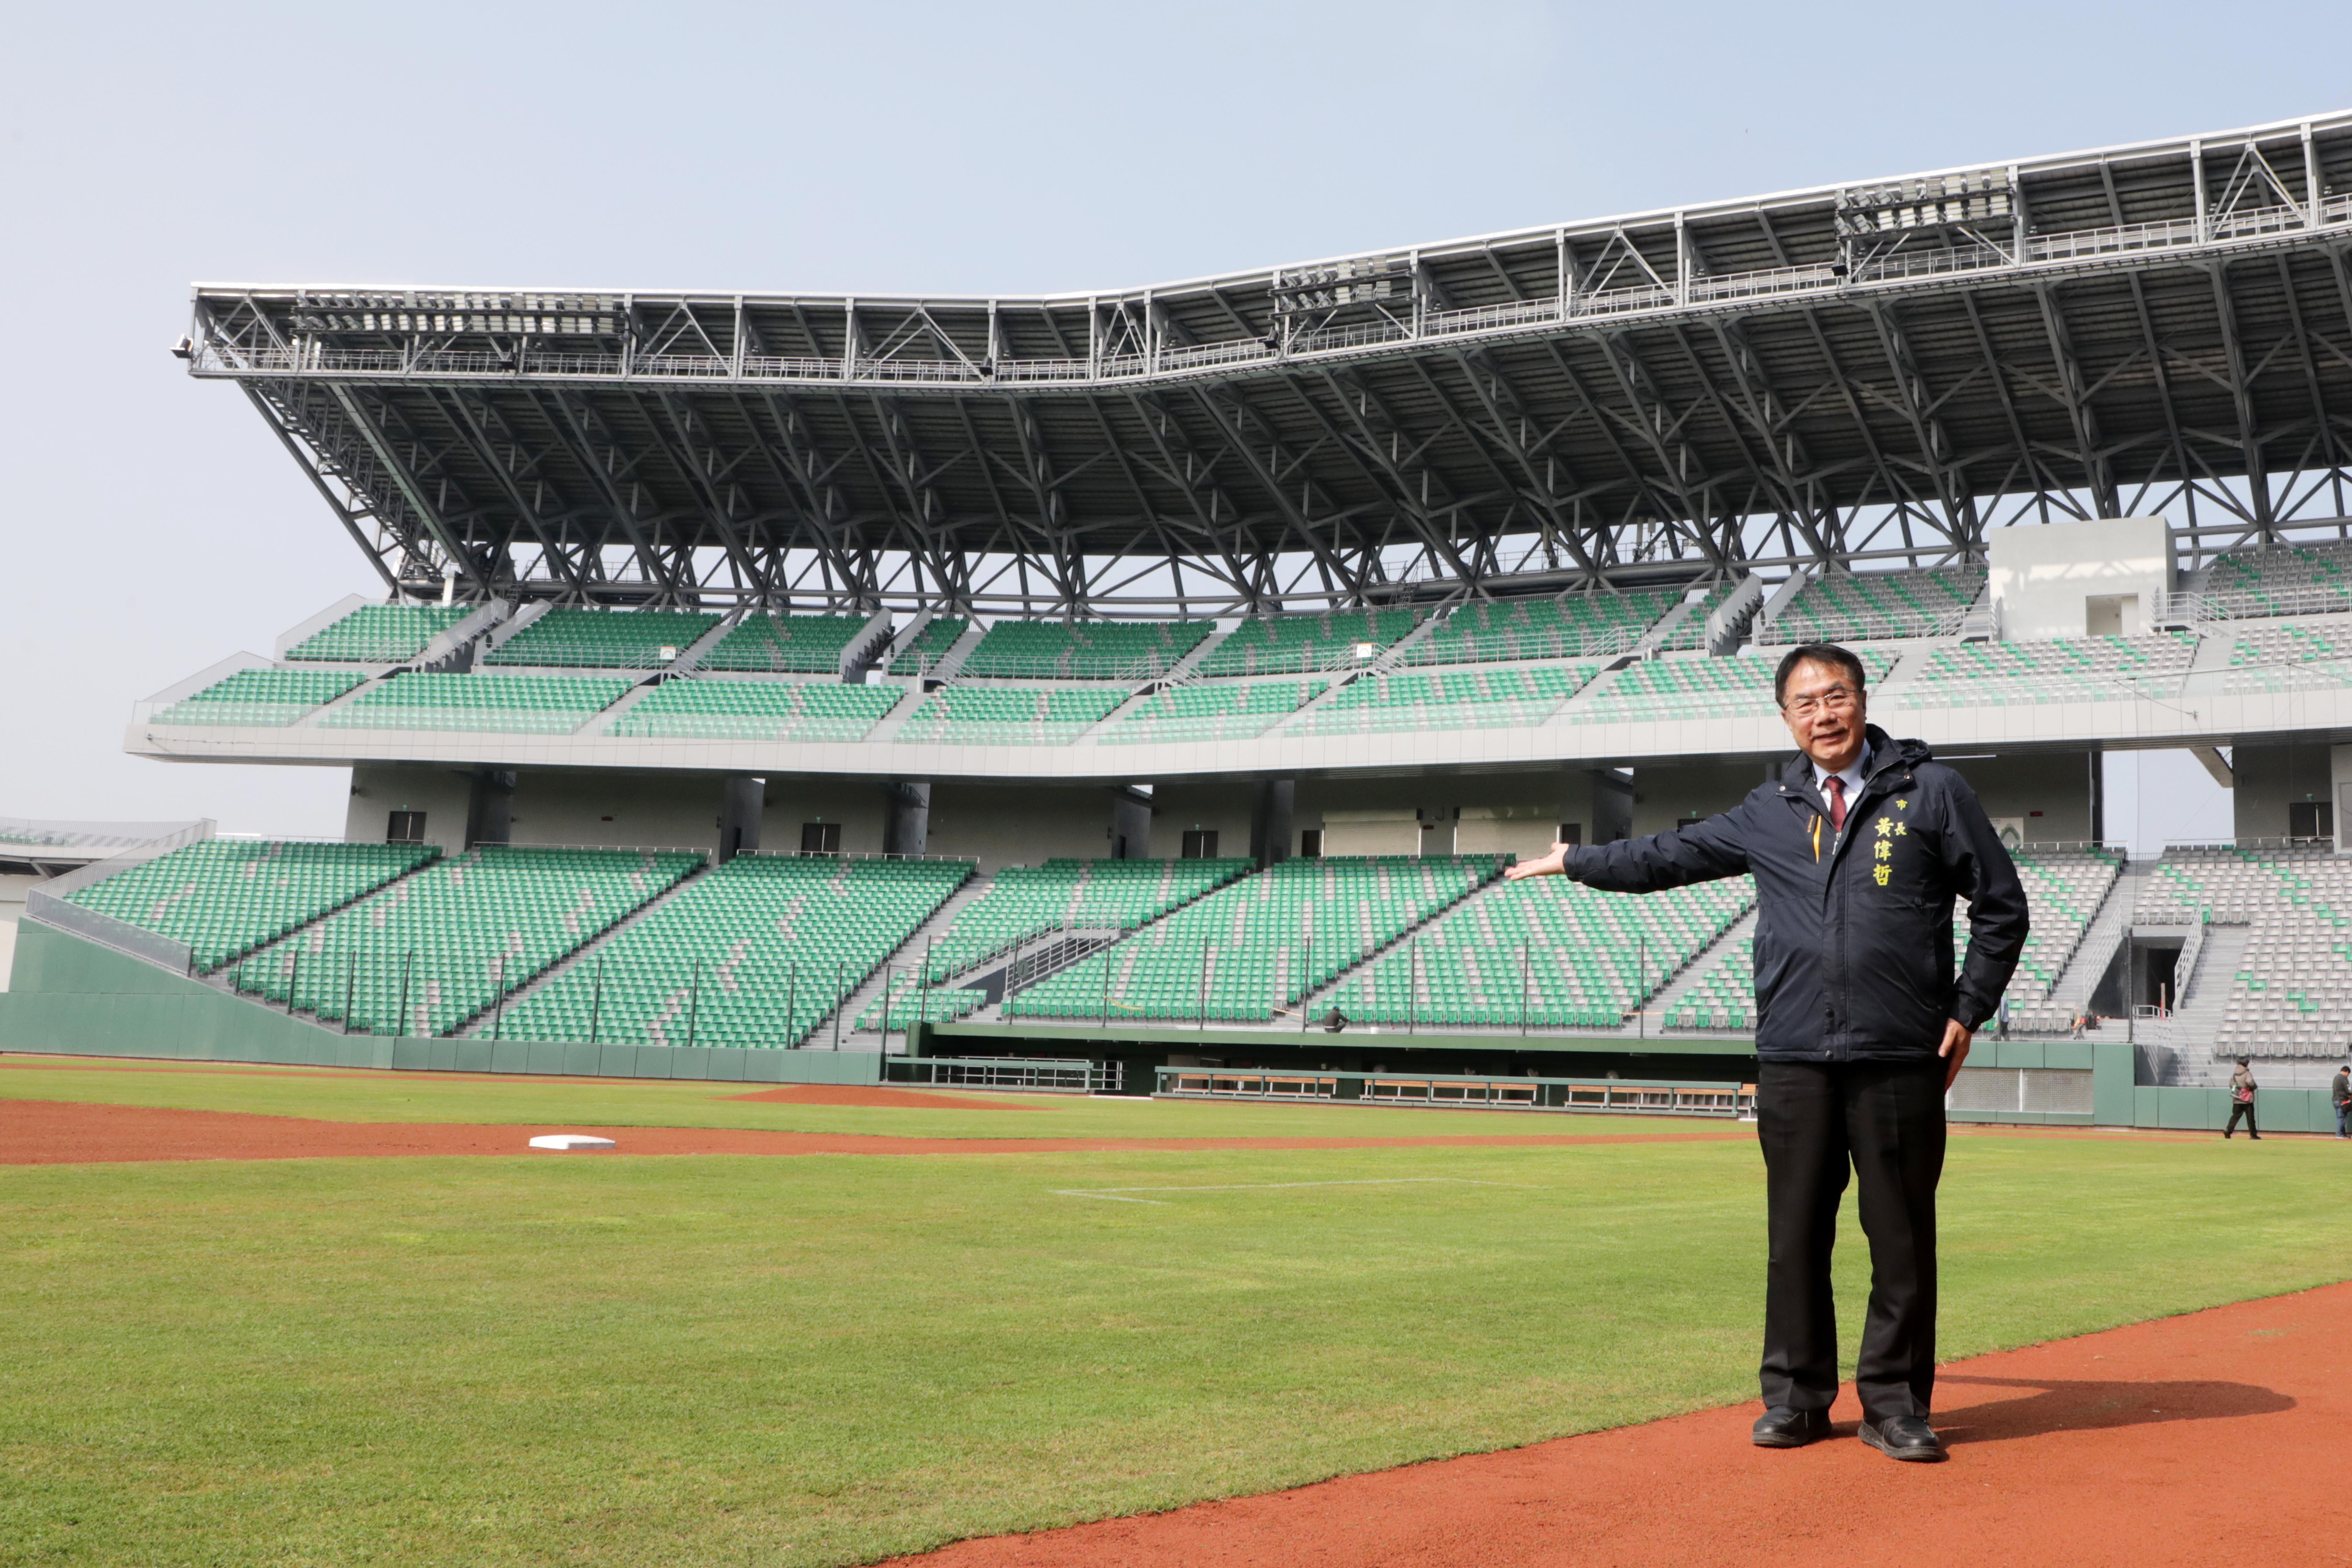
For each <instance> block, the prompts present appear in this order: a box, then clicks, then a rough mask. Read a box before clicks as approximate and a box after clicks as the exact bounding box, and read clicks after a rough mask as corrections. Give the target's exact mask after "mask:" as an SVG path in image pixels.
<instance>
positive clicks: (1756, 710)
mask: <svg viewBox="0 0 2352 1568" xmlns="http://www.w3.org/2000/svg"><path fill="white" fill-rule="evenodd" d="M1857 657H1859V658H1861V660H1862V668H1863V669H1864V672H1865V673H1866V674H1867V676H1868V679H1869V683H1870V684H1871V685H1876V684H1877V683H1878V682H1879V681H1881V680H1883V679H1885V678H1886V672H1887V671H1888V670H1889V669H1891V668H1894V664H1895V660H1894V658H1893V657H1892V656H1890V655H1887V654H1885V653H1880V652H1877V651H1875V650H1872V649H1864V650H1862V651H1861V652H1860V653H1859V654H1858V655H1857ZM1779 668H1780V660H1779V659H1778V658H1770V657H1767V656H1764V655H1760V654H1746V655H1741V656H1738V657H1737V658H1651V659H1643V661H1642V662H1641V663H1639V664H1633V665H1628V666H1627V667H1626V668H1623V669H1621V670H1619V671H1617V673H1616V674H1614V675H1612V676H1611V677H1610V678H1609V683H1608V684H1607V685H1606V686H1603V687H1601V688H1600V689H1597V690H1595V691H1594V692H1593V694H1592V695H1591V698H1589V699H1588V700H1586V702H1585V705H1584V707H1583V709H1582V715H1583V717H1585V718H1586V719H1590V720H1593V721H1605V722H1615V723H1624V722H1628V721H1649V720H1669V719H1738V718H1756V717H1769V715H1771V714H1772V713H1774V712H1776V711H1777V708H1776V707H1775V705H1774V702H1773V698H1772V677H1773V674H1774V672H1775V671H1776V670H1778V669H1779Z"/></svg>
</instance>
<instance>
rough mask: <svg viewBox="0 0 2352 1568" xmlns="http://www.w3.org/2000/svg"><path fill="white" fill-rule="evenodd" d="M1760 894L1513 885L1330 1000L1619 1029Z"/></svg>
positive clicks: (1432, 1019) (1357, 1007) (1505, 1021)
mask: <svg viewBox="0 0 2352 1568" xmlns="http://www.w3.org/2000/svg"><path fill="white" fill-rule="evenodd" d="M1755 898H1756V888H1755V883H1754V882H1753V881H1752V880H1751V879H1748V878H1746V877H1735V878H1731V879H1727V880H1723V881H1716V882H1696V883H1693V884H1691V885H1690V886H1688V887H1683V888H1672V889H1666V890H1665V891H1663V892H1658V893H1650V894H1646V895H1643V896H1640V897H1636V896H1634V895H1633V894H1630V893H1604V892H1601V891H1598V890H1596V889H1591V888H1588V887H1585V886H1584V885H1583V884H1582V883H1579V882H1569V881H1565V880H1562V881H1559V882H1552V881H1550V880H1549V879H1543V880H1535V881H1526V882H1507V883H1505V884H1502V885H1501V886H1499V887H1496V888H1495V889H1493V890H1491V891H1489V892H1487V893H1486V895H1484V896H1483V897H1481V898H1479V899H1478V900H1475V902H1473V903H1471V904H1470V905H1468V906H1467V907H1466V908H1465V909H1463V910H1459V911H1458V912H1456V913H1455V914H1454V915H1452V916H1449V917H1448V918H1447V919H1445V920H1444V921H1439V922H1438V923H1437V924H1435V925H1433V926H1432V927H1431V928H1430V929H1429V930H1428V931H1425V932H1423V934H1422V935H1420V936H1418V937H1416V938H1415V939H1413V940H1412V942H1408V943H1406V944H1404V945H1403V946H1402V947H1399V948H1396V949H1393V950H1391V951H1390V952H1385V953H1382V954H1381V956H1380V958H1379V959H1377V960H1376V961H1375V962H1374V963H1372V964H1371V965H1370V967H1369V968H1368V969H1367V970H1366V971H1365V972H1364V973H1360V974H1351V975H1349V976H1348V977H1347V978H1346V979H1345V980H1343V981H1341V982H1340V984H1339V987H1338V988H1337V990H1336V991H1335V993H1334V994H1333V995H1332V996H1331V997H1330V999H1329V1003H1330V1005H1336V1006H1337V1007H1339V1010H1340V1011H1341V1012H1342V1013H1344V1014H1346V1015H1347V1016H1349V1017H1350V1018H1354V1019H1358V1020H1360V1021H1362V1022H1365V1023H1376V1024H1415V1025H1423V1026H1447V1025H1450V1026H1469V1027H1474V1028H1516V1027H1517V1026H1519V1025H1520V1024H1521V1023H1522V1022H1524V1023H1525V1024H1526V1025H1527V1026H1529V1027H1538V1026H1540V1027H1547V1028H1588V1029H1590V1028H1605V1029H1614V1028H1616V1027H1617V1026H1619V1025H1621V1024H1622V1023H1623V1022H1624V1021H1625V1019H1626V1017H1627V1016H1628V1015H1630V1014H1631V1013H1632V1012H1633V1009H1634V1008H1635V1007H1637V1006H1639V1005H1642V1004H1643V1002H1645V1001H1647V1000H1648V999H1649V998H1650V997H1652V996H1654V995H1655V994H1657V993H1658V992H1659V991H1661V990H1662V989H1664V986H1665V984H1666V983H1667V981H1669V980H1670V979H1672V978H1673V977H1674V975H1675V973H1676V972H1677V971H1679V970H1681V969H1682V968H1683V967H1684V966H1685V965H1686V964H1688V963H1690V962H1691V960H1692V959H1694V958H1696V956H1697V955H1698V954H1699V953H1701V952H1705V951H1706V948H1707V946H1708V944H1709V943H1711V942H1714V941H1715V940H1716V939H1717V937H1719V936H1721V935H1722V934H1723V932H1724V931H1725V930H1726V929H1727V928H1728V927H1729V926H1730V925H1731V924H1732V922H1734V921H1737V920H1738V919H1739V917H1740V916H1741V915H1743V914H1745V913H1746V912H1747V910H1748V906H1749V905H1750V904H1752V903H1753V902H1754V901H1755ZM1316 1005H1317V1006H1318V1007H1321V1006H1323V1005H1325V1004H1324V1003H1323V1002H1322V1001H1319V1000H1318V1003H1317V1004H1316Z"/></svg>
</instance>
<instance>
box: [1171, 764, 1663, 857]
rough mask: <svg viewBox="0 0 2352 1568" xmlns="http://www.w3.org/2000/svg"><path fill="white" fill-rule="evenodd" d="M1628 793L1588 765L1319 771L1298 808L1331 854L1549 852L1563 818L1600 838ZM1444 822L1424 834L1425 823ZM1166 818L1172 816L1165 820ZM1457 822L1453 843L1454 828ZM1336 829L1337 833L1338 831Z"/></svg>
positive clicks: (1297, 820) (1589, 838)
mask: <svg viewBox="0 0 2352 1568" xmlns="http://www.w3.org/2000/svg"><path fill="white" fill-rule="evenodd" d="M1624 801H1625V796H1624V795H1623V793H1622V792H1621V791H1612V790H1611V789H1609V788H1608V787H1607V786H1606V785H1604V784H1599V783H1597V782H1596V781H1595V779H1594V776H1593V772H1592V770H1591V769H1588V768H1557V769H1550V768H1548V769H1541V770H1529V771H1527V772H1523V773H1487V774H1459V775H1454V776H1452V777H1444V778H1365V779H1330V778H1322V779H1313V778H1306V779H1301V780H1299V781H1298V789H1297V799H1296V803H1295V805H1294V807H1293V814H1292V830H1293V838H1294V845H1293V847H1294V852H1295V850H1296V839H1297V835H1299V834H1303V833H1307V832H1320V833H1322V834H1323V835H1324V836H1325V837H1324V842H1323V852H1324V853H1325V854H1327V855H1412V854H1418V853H1421V852H1422V850H1423V847H1428V848H1429V849H1430V850H1432V851H1433V852H1444V851H1446V850H1447V849H1448V848H1450V850H1451V851H1452V852H1453V853H1456V854H1463V855H1486V854H1498V853H1512V854H1517V855H1518V856H1520V857H1521V858H1528V857H1532V856H1536V855H1541V854H1543V853H1544V852H1545V851H1546V850H1548V849H1549V848H1550V847H1551V845H1552V842H1553V838H1554V837H1555V836H1556V835H1557V834H1558V833H1559V829H1560V827H1561V826H1562V825H1563V824H1573V825H1575V827H1576V831H1577V836H1578V837H1580V839H1581V840H1582V841H1583V842H1585V843H1587V844H1593V843H1599V842H1601V841H1602V840H1603V839H1604V838H1605V837H1607V836H1608V835H1607V833H1606V832H1605V831H1604V829H1605V828H1606V826H1609V825H1610V823H1612V821H1615V820H1617V819H1616V818H1615V817H1612V809H1611V808H1612V806H1613V807H1614V809H1615V811H1616V812H1617V813H1618V814H1620V815H1622V812H1623V810H1624V804H1623V803H1624ZM1423 822H1434V823H1437V824H1439V825H1440V826H1438V828H1437V830H1436V831H1435V832H1433V833H1430V834H1426V835H1425V834H1423V830H1422V827H1421V824H1422V823H1423ZM1160 824H1161V826H1162V827H1163V828H1164V827H1165V826H1167V818H1166V816H1164V815H1163V816H1162V817H1161V818H1160ZM1446 826H1451V827H1452V829H1453V832H1452V835H1451V844H1450V846H1449V845H1448V844H1447V843H1446V842H1445V840H1446V837H1447V836H1446V833H1445V828H1446ZM1335 835H1336V837H1335Z"/></svg>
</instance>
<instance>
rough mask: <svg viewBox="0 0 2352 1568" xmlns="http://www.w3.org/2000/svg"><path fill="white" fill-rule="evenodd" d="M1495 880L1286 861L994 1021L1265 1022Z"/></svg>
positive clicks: (1483, 860)
mask: <svg viewBox="0 0 2352 1568" xmlns="http://www.w3.org/2000/svg"><path fill="white" fill-rule="evenodd" d="M1501 873H1502V864H1501V861H1500V859H1499V858H1496V857H1493V856H1484V855H1464V856H1428V857H1416V856H1402V855H1401V856H1378V857H1370V856H1368V857H1364V858H1326V859H1319V860H1307V859H1300V860H1284V861H1281V862H1278V863H1277V864H1276V865H1274V866H1273V867H1270V868H1267V869H1266V870H1264V871H1261V872H1259V873H1258V874H1257V875H1255V876H1253V877H1246V878H1244V879H1242V880H1241V881H1239V882H1236V883H1234V885H1232V886H1231V887H1228V888H1225V889H1221V890H1220V891H1218V892H1215V893H1213V894H1211V895H1210V896H1208V897H1207V898H1204V899H1202V900H1200V901H1199V902H1197V903H1193V904H1188V905H1186V906H1185V907H1184V908H1182V909H1181V910H1177V911H1176V912H1175V913H1174V914H1172V915H1171V916H1169V917H1168V918H1167V919H1166V920H1163V921H1156V922H1155V923H1153V924H1152V925H1150V926H1149V927H1146V928H1145V929H1144V930H1143V931H1139V932H1138V933H1137V934H1136V935H1134V936H1132V937H1129V939H1128V940H1127V941H1125V942H1120V943H1118V945H1117V946H1115V947H1112V948H1109V949H1108V950H1106V951H1105V952H1100V953H1097V954H1095V955H1093V956H1091V957H1088V958H1086V959H1083V960H1081V961H1080V962H1079V963H1075V964H1073V965H1071V966H1070V967H1069V968H1067V969H1065V970H1062V971H1060V972H1059V973H1055V974H1052V975H1049V976H1047V977H1046V978H1045V980H1043V981H1040V982H1039V983H1038V984H1034V985H1032V986H1030V987H1028V988H1027V989H1026V990H1024V991H1021V992H1019V993H1017V994H1014V995H1013V996H1012V997H1010V998H1008V999H1007V1000H1006V1002H1005V1005H1004V1013H1005V1016H1007V1017H1033V1018H1055V1017H1079V1018H1087V1017H1103V1018H1117V1019H1121V1020H1124V1021H1126V1022H1129V1023H1139V1022H1144V1021H1148V1020H1151V1019H1212V1020H1215V1019H1223V1020H1232V1021H1239V1022H1248V1021H1257V1022H1264V1021H1265V1020H1268V1019H1271V1018H1272V1017H1273V1016H1275V1010H1276V1007H1277V1006H1284V1007H1286V1006H1289V1005H1294V1004H1296V1003H1297V1001H1298V999H1299V998H1300V997H1301V996H1303V995H1305V994H1307V993H1308V992H1310V991H1312V990H1314V989H1315V988H1317V987H1318V986H1319V985H1322V984H1327V983H1328V981H1329V980H1330V978H1331V977H1332V976H1334V975H1336V974H1338V973H1339V972H1340V971H1341V970H1343V969H1346V968H1349V967H1350V966H1352V965H1353V964H1355V963H1358V962H1359V961H1360V960H1361V958H1362V957H1363V956H1364V954H1366V953H1368V952H1373V951H1375V950H1377V949H1379V948H1381V947H1383V946H1385V945H1387V944H1388V943H1389V942H1393V941H1395V940H1396V939H1397V938H1398V937H1399V936H1400V935H1402V933H1403V932H1404V931H1407V930H1409V929H1410V928H1412V926H1414V925H1416V924H1418V923H1420V922H1421V921H1425V920H1428V919H1430V918H1431V917H1432V916H1433V915H1435V914H1437V913H1438V912H1439V911H1440V910H1444V909H1446V908H1447V907H1449V906H1450V905H1452V904H1454V903H1455V902H1457V901H1458V900H1461V899H1463V898H1464V897H1465V896H1466V895H1468V894H1469V893H1471V892H1472V891H1474V890H1475V889H1477V888H1479V887H1481V886H1483V885H1484V884H1485V883H1486V882H1489V881H1491V880H1493V879H1495V878H1496V877H1497V876H1499V875H1501Z"/></svg>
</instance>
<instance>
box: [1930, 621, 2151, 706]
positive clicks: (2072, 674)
mask: <svg viewBox="0 0 2352 1568" xmlns="http://www.w3.org/2000/svg"><path fill="white" fill-rule="evenodd" d="M2196 655H2197V639H2196V638H2195V637H2190V636H2189V635H2188V634H2186V633H2184V632H2162V633H2158V635H2156V636H2154V637H2063V638H2059V639H2057V640H2054V641H2051V642H1996V643H1956V644H1953V645H1951V646H1949V647H1939V648H1937V649H1935V650H1934V651H1933V652H1932V653H1931V654H1929V655H1928V658H1927V667H1926V668H1924V669H1922V670H1920V671H1919V672H1918V673H1917V674H1916V675H1915V676H1913V677H1912V678H1911V679H1908V680H1906V682H1905V683H1904V684H1903V685H1902V686H1901V687H1900V688H1898V689H1895V691H1893V692H1891V693H1889V694H1888V695H1889V698H1890V700H1891V702H1892V705H1893V706H1895V707H1897V708H1963V707H1975V706H1978V705H1979V704H1990V705H1995V706H2002V705H2009V704H2015V703H2034V702H2095V701H2101V700H2106V701H2119V700H2131V699H2132V698H2134V697H2136V696H2141V695H2149V694H2153V695H2157V696H2170V695H2172V694H2173V692H2174V690H2175V689H2176V688H2177V683H2178V682H2179V679H2180V678H2181V677H2182V676H2184V675H2186V674H2187V673H2188V672H2189V660H2190V659H2192V658H2195V657H2196Z"/></svg>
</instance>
